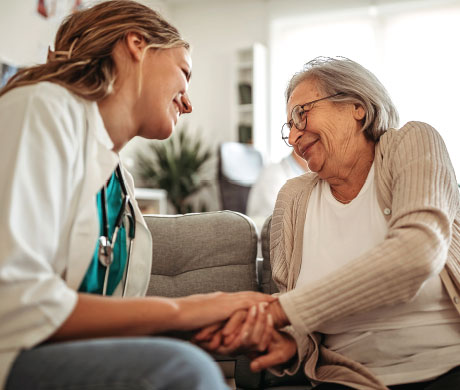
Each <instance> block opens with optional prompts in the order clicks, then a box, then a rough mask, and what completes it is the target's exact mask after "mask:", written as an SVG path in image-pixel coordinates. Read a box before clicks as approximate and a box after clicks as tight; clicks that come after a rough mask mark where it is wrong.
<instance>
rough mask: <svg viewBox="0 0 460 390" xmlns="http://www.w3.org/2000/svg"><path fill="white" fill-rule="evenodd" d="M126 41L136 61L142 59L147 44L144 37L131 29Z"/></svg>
mask: <svg viewBox="0 0 460 390" xmlns="http://www.w3.org/2000/svg"><path fill="white" fill-rule="evenodd" d="M125 43H126V48H127V49H128V52H129V54H130V55H131V57H132V58H133V59H134V60H136V61H141V59H142V56H143V55H144V50H145V47H146V46H147V43H146V42H145V39H144V37H143V36H142V35H141V34H139V33H137V32H134V31H131V32H129V33H128V34H126V37H125Z"/></svg>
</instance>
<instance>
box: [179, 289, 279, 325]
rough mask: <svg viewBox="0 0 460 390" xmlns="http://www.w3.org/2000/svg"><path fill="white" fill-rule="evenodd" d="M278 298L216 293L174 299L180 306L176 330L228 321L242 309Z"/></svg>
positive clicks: (259, 294)
mask: <svg viewBox="0 0 460 390" xmlns="http://www.w3.org/2000/svg"><path fill="white" fill-rule="evenodd" d="M275 299H276V298H274V297H272V296H271V295H267V294H262V293H259V292H254V291H242V292H237V293H223V292H216V293H210V294H197V295H191V296H188V297H184V298H176V299H174V301H175V303H176V304H177V306H178V318H177V321H176V326H175V327H176V330H194V329H199V328H202V327H204V326H209V325H212V324H215V323H217V322H220V321H223V320H226V319H228V318H229V317H230V316H231V315H232V314H233V313H235V312H236V311H237V310H240V309H248V308H249V307H251V306H253V305H257V304H258V303H260V302H272V301H274V300H275Z"/></svg>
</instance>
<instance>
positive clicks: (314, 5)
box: [0, 0, 460, 213]
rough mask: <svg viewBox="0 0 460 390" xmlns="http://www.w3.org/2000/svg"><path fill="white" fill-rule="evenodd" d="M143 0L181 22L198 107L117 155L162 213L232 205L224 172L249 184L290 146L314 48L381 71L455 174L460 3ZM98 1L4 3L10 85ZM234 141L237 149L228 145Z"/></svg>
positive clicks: (3, 54) (2, 56) (0, 26)
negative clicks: (171, 176) (62, 27)
mask: <svg viewBox="0 0 460 390" xmlns="http://www.w3.org/2000/svg"><path fill="white" fill-rule="evenodd" d="M141 2H142V3H144V4H146V5H148V6H150V7H152V8H153V9H156V10H158V11H159V12H160V13H162V14H163V15H164V16H165V17H166V18H167V19H168V20H169V21H171V22H172V23H173V24H174V25H175V26H176V27H177V28H178V29H179V30H180V31H181V33H182V35H183V36H184V37H185V38H186V39H187V40H188V41H189V42H190V43H191V46H192V59H193V77H192V81H191V84H190V90H189V91H190V93H189V95H190V98H191V100H192V103H193V108H194V110H193V114H192V115H188V116H185V117H183V118H181V119H180V121H179V125H178V129H177V130H178V131H177V134H175V135H174V136H173V137H172V138H174V139H172V140H171V142H170V143H169V144H167V145H162V146H161V147H160V146H159V145H158V143H153V144H152V143H151V142H148V141H145V140H139V139H135V140H133V142H131V144H130V145H128V146H127V147H126V148H125V150H123V152H122V154H121V155H122V159H123V160H124V162H125V164H126V165H127V166H128V167H129V169H130V170H131V171H132V172H133V174H134V176H135V179H136V186H138V187H139V188H140V192H139V193H140V194H141V195H140V196H141V198H142V197H143V198H144V200H145V202H146V204H149V203H152V202H153V203H155V202H160V203H161V204H160V205H158V204H157V205H156V206H155V208H154V210H153V211H154V212H169V213H174V212H188V211H202V210H219V209H222V208H228V207H226V204H225V200H224V197H223V195H222V191H227V189H225V186H222V183H221V181H222V180H223V179H226V180H227V181H228V182H229V183H230V184H235V185H239V186H241V187H245V188H246V189H248V188H250V186H251V185H252V183H253V182H254V181H255V179H256V178H257V173H258V172H259V171H260V169H261V167H262V166H264V165H266V164H268V163H272V162H277V161H279V160H280V159H282V158H283V157H285V156H286V155H288V154H289V153H290V149H289V148H287V147H286V145H285V144H284V143H283V141H282V140H281V135H280V129H281V126H282V124H283V123H284V122H285V121H286V114H285V102H284V89H285V87H286V84H287V82H288V80H289V79H290V77H291V76H292V75H293V73H295V72H296V71H298V70H300V69H301V68H302V65H303V64H304V63H305V62H307V61H309V60H311V59H312V58H314V57H316V56H345V57H348V58H351V59H353V60H355V61H357V62H359V63H361V64H362V65H364V66H365V67H367V68H368V69H369V70H371V71H372V72H373V73H375V74H376V76H377V77H378V78H379V79H380V80H381V81H382V83H383V84H384V85H385V87H386V88H387V89H388V91H389V93H390V96H391V97H392V98H393V100H394V102H395V104H396V106H397V107H398V110H399V113H400V118H401V121H400V125H401V126H402V125H403V124H404V123H405V122H407V121H410V120H418V121H425V122H428V123H430V124H431V125H433V126H434V127H435V128H436V129H437V130H438V131H439V132H440V133H441V135H442V136H443V138H444V140H445V142H446V144H447V148H448V150H449V153H450V156H451V159H452V162H453V164H454V168H455V170H456V172H457V177H458V174H459V172H460V128H459V124H458V120H457V117H458V112H459V111H460V97H459V91H460V51H459V49H458V44H459V41H460V0H321V1H313V0H231V1H229V0H143V1H141ZM92 3H94V2H92V1H84V0H49V1H46V0H21V1H17V0H2V1H1V2H0V62H1V63H2V68H1V69H2V82H5V80H6V79H7V77H8V76H9V75H10V74H12V73H13V72H14V70H15V69H16V68H18V67H23V66H28V65H31V64H34V63H38V62H44V61H45V59H46V54H47V50H48V46H51V48H52V40H53V37H54V34H55V32H56V30H57V28H58V26H59V23H60V22H61V21H62V19H63V17H64V16H65V15H66V14H68V13H70V12H72V10H74V9H78V8H79V7H83V6H87V5H90V4H92ZM180 133H184V134H185V135H183V136H182V139H180V137H179V134H180ZM228 143H236V146H235V144H232V145H233V146H232V148H233V149H230V152H227V153H226V152H225V151H223V149H222V145H225V144H228ZM238 144H241V145H242V146H243V148H242V149H241V148H240V149H238ZM234 147H236V149H235V148H234ZM162 148H163V149H162ZM254 151H255V152H256V153H255V154H254V153H253V152H254ZM228 156H230V157H228ZM245 156H246V157H245ZM149 159H151V161H150V160H149ZM161 159H163V160H164V163H162V164H159V163H158V162H159V161H160V162H161V161H162V160H161ZM235 160H237V161H236V162H240V164H236V165H235ZM149 164H151V167H149ZM242 164H243V169H242V168H241V165H242ZM244 164H247V165H244ZM185 167H188V168H189V169H188V170H187V169H185ZM168 170H169V173H171V172H176V176H177V177H176V178H175V180H176V181H175V182H174V183H173V182H171V180H170V182H169V183H168V182H167V180H165V179H164V177H163V176H164V175H165V172H166V174H167V173H168ZM178 170H179V173H177V171H178ZM162 175H163V176H162ZM162 178H163V179H162ZM151 187H156V188H157V189H158V188H162V190H161V189H160V190H159V191H149V190H147V189H148V188H151ZM233 190H235V188H234V189H233ZM233 194H234V193H233ZM232 196H233V197H234V196H236V195H232ZM245 196H247V193H246V195H244V194H243V198H242V199H243V200H242V202H243V203H244V197H245ZM165 199H167V201H166V203H165ZM153 203H152V204H153ZM146 207H147V206H146ZM237 207H240V206H235V208H237ZM241 207H242V206H241ZM243 211H244V210H243Z"/></svg>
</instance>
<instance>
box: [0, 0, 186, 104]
mask: <svg viewBox="0 0 460 390" xmlns="http://www.w3.org/2000/svg"><path fill="white" fill-rule="evenodd" d="M129 32H137V33H138V34H140V35H141V36H142V37H143V38H144V39H145V41H146V43H147V49H149V48H156V49H169V48H175V47H185V48H186V49H188V48H189V44H188V43H187V42H186V41H184V40H183V39H182V38H181V36H180V34H179V31H178V30H177V29H176V28H175V27H173V26H172V25H171V24H169V23H168V22H167V21H166V20H165V19H163V17H162V16H161V15H160V14H159V13H157V12H155V11H153V10H152V9H150V8H148V7H146V6H144V5H142V4H139V3H137V2H135V1H130V0H112V1H106V2H102V3H100V4H97V5H95V6H93V7H91V8H88V9H86V10H81V11H77V12H75V13H73V14H71V15H69V16H68V17H67V18H66V19H65V20H64V22H63V23H62V24H61V26H60V27H59V30H58V32H57V34H56V39H55V43H54V47H55V51H49V52H48V59H47V62H46V63H45V64H40V65H36V66H32V67H30V68H25V69H22V70H20V71H19V72H18V73H16V74H15V75H14V76H13V77H12V78H11V79H10V81H9V82H8V84H7V85H6V86H5V87H4V88H3V89H2V90H1V91H0V96H1V95H3V94H5V93H6V92H8V91H10V90H11V89H13V88H17V87H20V86H23V85H29V84H34V83H38V82H40V81H50V82H53V83H56V84H59V85H61V86H63V87H65V88H67V89H68V90H70V91H71V92H73V93H75V94H76V95H78V96H81V97H83V98H85V99H88V100H93V101H98V100H100V99H102V98H104V97H106V96H107V95H109V94H110V93H111V92H112V90H113V84H114V82H115V77H116V70H115V63H114V61H113V58H112V52H113V49H114V48H115V45H116V44H117V43H118V42H119V41H122V40H124V39H125V37H126V35H127V34H128V33H129Z"/></svg>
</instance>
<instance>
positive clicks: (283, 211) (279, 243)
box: [270, 178, 314, 376]
mask: <svg viewBox="0 0 460 390" xmlns="http://www.w3.org/2000/svg"><path fill="white" fill-rule="evenodd" d="M299 180H300V181H302V179H300V178H297V179H294V180H292V181H290V182H289V184H287V185H285V186H284V187H283V188H282V189H281V190H280V192H279V194H278V198H277V201H276V204H275V209H274V212H273V216H272V223H271V230H270V261H271V266H272V275H273V280H274V282H275V283H276V285H277V287H278V289H279V291H280V293H278V294H275V295H280V294H283V293H285V292H286V291H287V290H288V286H287V280H288V273H289V262H288V259H290V258H291V256H292V251H293V247H292V245H290V244H292V243H293V237H294V231H293V229H292V226H294V221H293V219H292V218H291V217H293V210H292V203H291V202H290V200H292V199H293V198H296V194H295V192H293V191H292V184H293V183H296V182H298V181H299ZM290 227H291V228H290ZM286 237H288V238H287V239H286ZM286 243H288V244H287V245H286ZM280 331H281V332H282V333H287V334H288V335H290V336H291V337H292V338H293V339H294V340H295V342H296V345H297V355H296V356H295V357H294V358H293V359H292V360H291V361H290V362H289V364H282V365H278V366H275V367H272V368H270V371H271V372H272V373H273V374H275V375H277V376H282V375H285V374H287V375H294V374H295V373H296V372H297V371H298V370H299V368H300V367H301V363H302V361H303V360H305V359H306V358H308V356H309V355H310V353H311V351H312V350H313V348H314V344H313V341H312V339H311V338H310V337H309V336H308V335H307V334H304V333H302V332H299V331H297V330H296V329H295V328H294V327H293V326H287V327H285V328H283V329H281V330H280Z"/></svg>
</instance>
